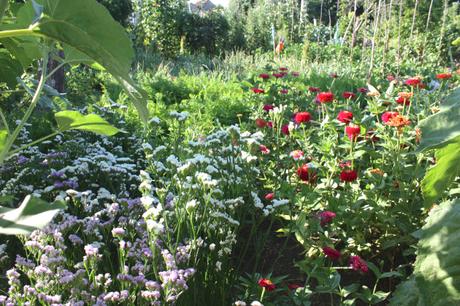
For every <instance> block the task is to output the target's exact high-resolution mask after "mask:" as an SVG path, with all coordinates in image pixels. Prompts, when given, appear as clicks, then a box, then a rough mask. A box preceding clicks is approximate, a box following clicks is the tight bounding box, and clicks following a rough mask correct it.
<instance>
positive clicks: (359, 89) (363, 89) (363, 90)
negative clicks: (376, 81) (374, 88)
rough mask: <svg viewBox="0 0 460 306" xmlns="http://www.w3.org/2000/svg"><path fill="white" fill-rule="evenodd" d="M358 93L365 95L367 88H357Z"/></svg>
mask: <svg viewBox="0 0 460 306" xmlns="http://www.w3.org/2000/svg"><path fill="white" fill-rule="evenodd" d="M358 92H360V93H366V92H368V90H367V88H365V87H360V88H358Z"/></svg>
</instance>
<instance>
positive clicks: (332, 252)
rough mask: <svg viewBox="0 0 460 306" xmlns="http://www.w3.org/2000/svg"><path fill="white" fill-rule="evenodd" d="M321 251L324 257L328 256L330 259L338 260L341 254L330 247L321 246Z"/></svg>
mask: <svg viewBox="0 0 460 306" xmlns="http://www.w3.org/2000/svg"><path fill="white" fill-rule="evenodd" d="M323 253H324V255H326V257H329V258H330V259H332V260H338V259H339V258H340V256H341V255H342V254H340V252H339V251H337V250H336V249H333V248H330V247H324V248H323Z"/></svg>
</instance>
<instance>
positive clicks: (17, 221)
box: [0, 195, 66, 235]
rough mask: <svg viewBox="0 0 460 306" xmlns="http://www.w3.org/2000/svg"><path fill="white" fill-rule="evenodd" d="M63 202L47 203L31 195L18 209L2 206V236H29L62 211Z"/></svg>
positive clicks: (0, 222)
mask: <svg viewBox="0 0 460 306" xmlns="http://www.w3.org/2000/svg"><path fill="white" fill-rule="evenodd" d="M64 208H66V206H65V204H64V203H63V202H55V203H53V204H50V203H47V202H45V201H43V200H40V199H38V198H33V197H31V196H30V195H28V196H26V198H25V199H24V201H23V202H22V204H21V206H19V207H18V208H15V209H13V208H6V207H1V206H0V234H5V235H27V234H30V233H31V232H32V231H34V230H37V229H41V228H43V227H44V226H46V225H47V224H48V223H49V222H50V221H51V220H52V219H53V218H54V216H55V215H56V214H57V212H58V211H59V210H61V209H64Z"/></svg>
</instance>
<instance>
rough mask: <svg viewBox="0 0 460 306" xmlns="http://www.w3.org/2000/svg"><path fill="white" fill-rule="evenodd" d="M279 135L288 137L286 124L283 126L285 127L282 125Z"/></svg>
mask: <svg viewBox="0 0 460 306" xmlns="http://www.w3.org/2000/svg"><path fill="white" fill-rule="evenodd" d="M281 133H283V134H284V135H286V136H289V134H290V132H289V125H288V124H285V125H283V126H282V127H281Z"/></svg>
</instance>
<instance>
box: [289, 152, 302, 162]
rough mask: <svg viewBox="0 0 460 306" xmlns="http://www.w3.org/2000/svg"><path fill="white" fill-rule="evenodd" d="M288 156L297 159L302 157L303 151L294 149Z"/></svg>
mask: <svg viewBox="0 0 460 306" xmlns="http://www.w3.org/2000/svg"><path fill="white" fill-rule="evenodd" d="M289 156H291V157H292V158H293V159H294V160H299V159H301V158H302V157H303V152H302V151H301V150H294V151H292V152H291V153H290V154H289Z"/></svg>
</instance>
